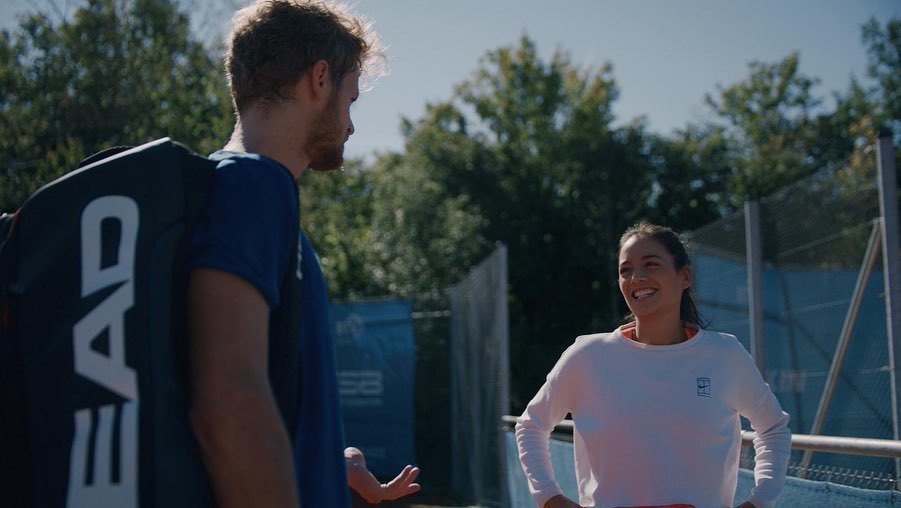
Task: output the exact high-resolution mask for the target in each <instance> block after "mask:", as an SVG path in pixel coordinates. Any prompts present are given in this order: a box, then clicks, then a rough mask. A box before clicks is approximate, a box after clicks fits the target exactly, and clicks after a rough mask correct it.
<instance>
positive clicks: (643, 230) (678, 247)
mask: <svg viewBox="0 0 901 508" xmlns="http://www.w3.org/2000/svg"><path fill="white" fill-rule="evenodd" d="M636 237H637V238H652V239H654V240H657V241H658V242H660V244H661V245H663V246H664V247H665V248H666V250H667V252H669V253H670V255H672V256H673V261H674V263H675V265H676V270H681V269H682V268H683V267H685V266H691V257H690V256H689V255H688V248H687V247H686V246H687V245H688V240H686V239H685V237H683V236H682V235H680V234H679V233H676V232H675V231H673V230H672V229H670V228H668V227H666V226H660V225H657V224H651V223H649V222H639V223H638V224H635V225H634V226H632V227H630V228H629V229H627V230H626V231H625V232H624V233H623V236H621V237H620V238H619V248H618V249H617V251H616V252H617V257H619V253H620V252H622V250H623V245H625V243H626V242H628V241H629V240H630V239H632V238H636ZM634 319H635V316H634V315H633V314H632V313H629V314H628V315H627V316H626V321H632V320H634ZM679 319H681V320H682V322H684V323H689V324H693V325H697V326H698V327H700V328H706V327H707V324H708V323H706V322H704V321H703V320H702V319H701V316H700V314H698V308H697V306H696V305H695V295H694V285H693V284H692V285H691V286H688V287H687V288H685V289H684V290H683V291H682V302H681V303H680V305H679Z"/></svg>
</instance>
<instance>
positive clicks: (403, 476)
mask: <svg viewBox="0 0 901 508" xmlns="http://www.w3.org/2000/svg"><path fill="white" fill-rule="evenodd" d="M344 458H345V459H346V461H347V484H348V485H350V488H352V489H354V491H356V493H357V494H359V495H360V497H362V498H363V499H365V500H366V502H368V503H371V504H377V503H379V502H381V501H390V500H394V499H399V498H401V497H404V496H408V495H410V494H413V493H414V492H419V484H418V483H413V481H414V480H415V479H416V476H417V475H418V474H419V468H418V467H413V466H406V467H404V469H403V471H401V472H400V474H398V475H397V476H396V477H395V478H394V479H393V480H391V481H390V482H388V483H379V481H378V479H377V478H376V477H375V476H373V474H372V473H370V472H369V469H367V468H366V457H364V456H363V452H361V451H360V450H358V449H356V448H354V447H352V446H351V447H349V448H346V449H345V450H344Z"/></svg>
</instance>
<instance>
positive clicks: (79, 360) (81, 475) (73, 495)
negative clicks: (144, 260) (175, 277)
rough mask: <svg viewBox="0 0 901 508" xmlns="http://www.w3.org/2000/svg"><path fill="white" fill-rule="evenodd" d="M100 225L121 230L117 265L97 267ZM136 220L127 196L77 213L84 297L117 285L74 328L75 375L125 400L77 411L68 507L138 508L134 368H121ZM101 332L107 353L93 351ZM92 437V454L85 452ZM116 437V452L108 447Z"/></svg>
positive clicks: (99, 202) (106, 199) (103, 199)
mask: <svg viewBox="0 0 901 508" xmlns="http://www.w3.org/2000/svg"><path fill="white" fill-rule="evenodd" d="M104 220H114V221H116V222H117V224H118V226H119V230H120V232H121V233H120V241H119V248H118V251H117V257H116V262H115V263H114V264H112V265H111V266H108V267H105V268H104V267H102V266H101V245H102V240H103V238H102V235H103V232H102V223H103V221H104ZM138 222H139V219H138V205H137V203H136V202H135V201H134V200H133V199H131V198H129V197H126V196H104V197H101V198H97V199H95V200H94V201H91V202H90V203H89V204H88V205H87V206H86V207H85V209H84V212H83V213H82V214H81V260H82V264H81V296H82V298H85V297H87V296H90V295H92V294H94V293H95V292H96V291H98V290H100V289H104V288H109V287H110V286H115V285H119V287H118V288H117V289H116V290H115V291H113V292H112V293H111V294H110V295H109V296H107V297H106V299H104V300H103V301H102V302H100V304H99V305H97V306H96V307H94V308H93V309H91V311H90V312H88V314H87V315H86V316H84V317H83V318H82V319H81V320H80V321H79V322H78V323H76V324H75V327H74V328H73V330H72V331H73V346H74V352H75V357H74V362H75V372H77V373H78V374H79V375H81V376H83V377H85V378H87V379H89V380H91V381H93V382H94V383H96V384H98V385H100V386H102V387H104V388H106V389H108V390H110V391H111V392H113V393H115V394H117V395H119V396H121V397H122V398H124V399H125V400H124V401H123V402H121V403H114V404H107V405H104V406H101V407H99V408H95V409H94V410H93V412H92V408H79V409H76V411H75V414H74V418H75V435H74V436H73V440H72V450H71V455H70V466H69V492H68V499H67V502H66V505H67V506H69V507H70V508H72V507H77V508H81V507H93V506H121V507H137V506H138V495H137V494H138V492H137V489H138V482H137V478H138V444H137V440H138V382H137V374H136V373H135V371H134V369H132V368H130V367H129V366H128V365H126V364H125V312H126V311H127V310H128V309H130V308H131V307H132V305H134V261H135V250H136V247H137V238H138ZM104 332H106V337H107V339H108V354H104V353H101V352H99V351H97V350H95V349H94V348H92V347H91V344H92V343H93V342H94V340H95V339H97V338H98V337H100V336H101V334H103V333H104ZM117 412H118V414H119V417H118V418H116V413H117ZM92 415H96V416H93V417H92ZM92 433H93V434H94V439H93V444H94V449H93V453H91V450H88V447H89V445H90V443H91V434H92ZM117 438H118V444H119V446H118V448H117V447H115V446H114V444H115V440H116V439H117ZM114 452H118V459H117V458H116V457H113V453H114ZM92 459H93V460H92ZM92 465H93V467H91V466H92ZM115 465H118V470H116V468H115ZM89 471H90V472H92V473H93V474H91V475H90V477H89V475H88V472H89Z"/></svg>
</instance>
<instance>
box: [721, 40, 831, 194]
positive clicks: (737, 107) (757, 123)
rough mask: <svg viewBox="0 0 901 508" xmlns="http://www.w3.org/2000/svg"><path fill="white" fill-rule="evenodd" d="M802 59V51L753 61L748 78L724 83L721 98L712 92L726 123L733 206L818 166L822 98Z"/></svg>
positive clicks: (725, 135)
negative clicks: (817, 112) (817, 117)
mask: <svg viewBox="0 0 901 508" xmlns="http://www.w3.org/2000/svg"><path fill="white" fill-rule="evenodd" d="M799 62H800V57H799V55H798V54H797V53H793V54H791V55H789V56H788V57H786V58H784V59H783V60H782V61H780V62H778V63H775V64H766V63H762V62H752V63H751V64H750V70H751V74H750V76H749V77H748V78H747V79H746V80H744V81H742V82H740V83H737V84H734V85H732V86H729V87H725V88H723V87H720V88H719V97H718V98H714V97H713V96H712V95H708V96H707V103H708V104H709V105H710V107H711V108H713V110H714V112H715V113H716V114H717V115H718V116H719V117H720V120H721V121H722V122H723V124H724V129H723V131H721V132H722V133H723V134H724V139H723V142H724V143H725V146H726V147H727V150H728V155H727V163H728V164H729V165H730V166H731V168H732V176H731V177H730V179H729V185H728V186H729V195H730V196H731V197H732V201H733V203H732V204H733V206H736V207H737V206H740V205H741V203H743V202H744V201H745V200H746V199H748V198H753V197H757V198H759V197H762V196H765V195H767V194H770V193H772V192H773V191H775V190H777V189H780V188H782V187H784V186H785V185H787V184H789V183H792V182H794V181H796V180H797V179H798V178H800V177H801V176H804V175H807V174H809V173H810V172H811V171H812V170H813V169H816V165H815V161H814V159H813V157H812V156H811V151H812V146H813V145H814V139H815V132H816V130H815V129H814V125H815V123H814V121H813V120H812V119H811V116H812V111H813V109H814V108H815V107H817V106H818V105H819V104H820V100H819V99H817V98H815V97H814V96H813V95H812V93H811V89H812V88H813V86H814V85H815V84H817V82H818V80H816V79H814V78H809V77H806V76H804V75H802V74H801V73H800V72H799V70H798V66H799Z"/></svg>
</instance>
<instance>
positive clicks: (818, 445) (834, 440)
mask: <svg viewBox="0 0 901 508" xmlns="http://www.w3.org/2000/svg"><path fill="white" fill-rule="evenodd" d="M501 420H502V422H503V424H504V425H505V426H506V427H513V426H514V425H516V417H515V416H511V415H505V416H503V417H502V418H501ZM554 432H555V433H557V434H562V435H569V436H571V435H572V432H573V422H572V420H563V421H562V422H560V423H558V424H557V426H556V427H554ZM755 437H756V434H755V433H754V432H751V431H746V430H743V431H742V432H741V444H742V445H743V446H749V445H751V444H752V443H753V441H754V438H755ZM792 450H805V451H807V450H810V451H812V452H827V453H847V454H851V455H864V456H867V457H895V458H898V457H901V441H896V440H894V439H870V438H859V437H838V436H811V435H807V434H792Z"/></svg>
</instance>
